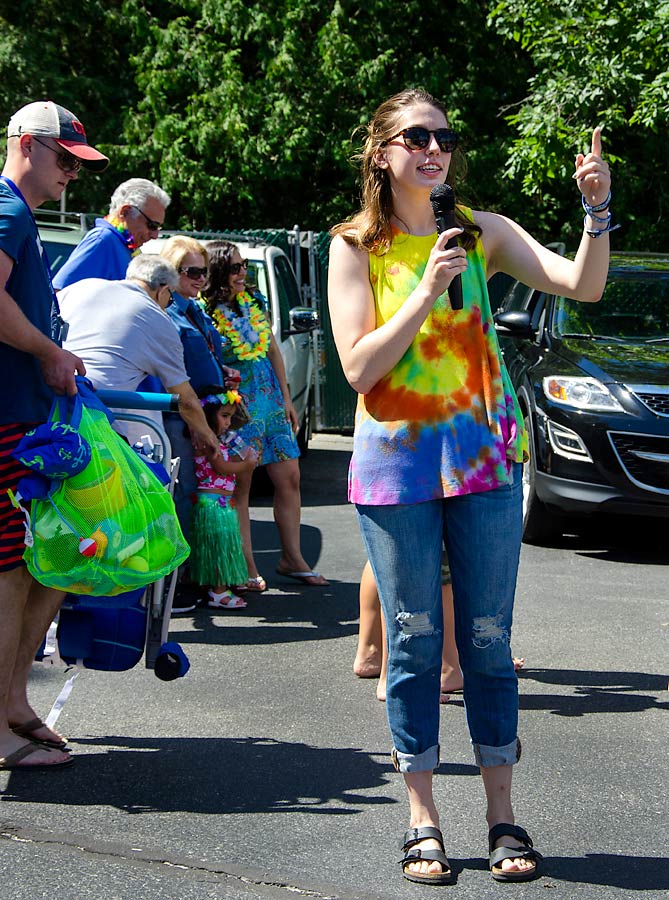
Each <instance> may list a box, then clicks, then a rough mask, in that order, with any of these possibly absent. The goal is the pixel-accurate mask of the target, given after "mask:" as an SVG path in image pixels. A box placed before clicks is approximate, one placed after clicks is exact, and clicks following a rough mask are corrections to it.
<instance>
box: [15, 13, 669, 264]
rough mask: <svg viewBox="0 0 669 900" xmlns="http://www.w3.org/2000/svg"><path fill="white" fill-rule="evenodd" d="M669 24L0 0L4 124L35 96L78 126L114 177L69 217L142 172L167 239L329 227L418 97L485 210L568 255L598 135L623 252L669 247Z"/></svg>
mask: <svg viewBox="0 0 669 900" xmlns="http://www.w3.org/2000/svg"><path fill="white" fill-rule="evenodd" d="M668 18H669V2H668V0H660V2H651V0H625V2H622V0H600V2H599V3H598V4H587V3H586V2H585V0H492V2H491V0H452V2H449V3H448V4H444V2H443V0H404V2H403V3H402V4H398V3H396V2H393V0H366V2H365V3H360V2H359V0H273V2H272V3H267V2H264V0H263V2H260V0H160V2H158V0H80V2H79V3H77V4H76V5H75V6H74V7H73V8H70V9H68V10H67V13H64V11H63V8H62V5H58V4H56V3H55V2H54V0H15V2H13V3H10V0H0V116H4V121H7V118H8V117H9V115H10V114H11V113H12V112H13V111H14V110H15V109H16V108H17V107H18V106H20V105H21V104H22V103H24V102H27V101H29V100H32V99H38V98H39V97H42V96H48V97H51V98H52V99H55V100H57V101H58V102H60V103H62V104H63V105H65V106H68V107H69V108H71V109H72V110H74V111H75V112H76V113H77V114H78V115H79V116H81V118H82V121H83V122H84V124H85V126H86V129H87V131H88V133H89V136H90V137H91V139H92V140H93V141H94V142H95V144H96V145H98V146H100V147H101V149H103V150H105V151H106V152H108V154H109V156H110V158H111V160H112V164H111V166H110V168H109V170H108V172H107V173H105V174H104V175H103V176H101V177H89V176H86V175H84V176H82V177H81V178H80V179H79V180H78V181H77V182H76V183H75V184H73V185H72V186H71V188H70V189H69V196H68V206H69V207H70V208H79V209H88V210H90V209H95V210H103V209H105V208H106V206H107V203H108V200H109V195H110V194H111V191H112V189H113V188H114V187H115V185H116V184H118V183H119V182H120V181H122V180H124V179H125V178H128V177H130V176H132V175H143V176H145V177H148V178H152V179H154V180H156V181H158V182H159V183H160V184H161V185H162V186H164V187H165V188H166V190H168V191H169V192H170V194H171V195H172V196H173V203H172V207H171V208H170V211H169V217H168V221H169V223H170V224H171V225H179V226H180V227H186V226H193V227H198V228H235V227H243V228H251V227H270V226H280V227H291V226H292V225H293V224H295V223H298V224H299V225H300V226H301V227H303V228H313V229H319V230H320V229H325V228H328V227H329V226H330V225H331V224H333V223H334V222H335V221H338V220H340V219H342V218H345V217H346V216H348V215H349V214H350V213H352V212H353V211H354V209H355V208H356V206H357V203H358V188H357V172H356V170H355V168H354V167H353V166H352V165H351V163H350V158H351V156H352V154H353V152H354V150H355V149H356V147H357V146H359V144H360V142H361V133H360V132H358V134H357V139H355V140H352V135H353V133H354V131H355V130H356V129H357V128H359V127H360V126H361V125H363V124H364V123H365V122H366V121H367V120H368V118H369V116H370V114H371V112H372V111H373V110H374V108H375V107H376V106H377V105H378V104H379V103H380V102H381V101H382V100H383V99H384V98H386V97H388V96H389V95H390V94H391V93H393V92H394V91H396V90H399V89H401V88H403V87H405V86H408V85H423V86H424V87H426V88H427V89H428V90H430V91H431V92H432V93H434V94H435V95H436V96H438V97H439V98H440V99H442V100H443V101H444V102H445V103H446V105H447V106H448V108H449V110H450V118H451V123H452V124H453V126H454V127H455V128H456V129H457V130H458V131H459V132H460V134H461V138H462V146H463V147H464V149H465V151H466V154H467V159H468V176H467V179H466V182H465V185H464V189H465V193H466V196H467V199H468V200H469V201H471V202H472V203H473V204H474V205H476V206H481V207H484V208H492V209H497V210H499V211H503V212H505V213H506V214H508V215H510V216H511V217H513V218H517V219H518V220H519V221H521V222H522V223H523V224H525V225H526V226H528V227H529V228H530V230H532V231H533V232H535V233H537V234H538V235H539V236H540V237H542V238H544V239H546V240H550V239H556V238H563V239H566V240H567V241H568V243H569V244H570V245H571V246H573V245H574V243H575V242H576V240H577V239H578V235H579V233H580V222H581V220H580V216H579V209H578V197H577V192H576V189H575V187H574V185H573V183H572V181H571V178H570V175H571V172H572V168H573V158H574V155H575V153H576V152H577V151H578V150H583V149H587V147H588V145H589V139H590V132H591V129H592V126H593V125H595V124H601V125H602V126H603V127H604V146H605V152H606V154H607V156H608V157H609V159H611V161H612V163H613V165H614V177H615V189H614V190H615V207H614V208H615V216H616V218H617V219H619V220H620V221H622V222H623V224H624V228H623V230H622V231H619V232H616V236H615V238H614V245H615V246H618V247H620V246H630V247H637V248H639V247H648V248H653V249H663V248H664V246H665V245H666V242H667V237H669V234H668V229H669V226H668V225H667V224H665V220H664V208H665V205H666V196H667V190H669V189H668V188H667V186H666V184H665V182H666V178H665V177H664V174H665V168H666V166H665V164H664V159H665V154H664V153H663V150H664V146H663V143H664V141H665V134H666V129H667V111H668V108H669V103H668V94H669V75H668V74H667V72H668V71H669V65H668V62H669V59H668V58H667V57H668V55H669V51H668V50H667V45H666V41H665V35H666V34H667V32H668V31H669V28H668V26H669V22H668V21H667V20H668ZM642 235H643V237H641V236H642Z"/></svg>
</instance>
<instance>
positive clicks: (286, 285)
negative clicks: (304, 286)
mask: <svg viewBox="0 0 669 900" xmlns="http://www.w3.org/2000/svg"><path fill="white" fill-rule="evenodd" d="M275 262H276V280H277V284H278V287H279V309H280V310H281V331H282V332H284V331H288V329H289V328H290V310H291V309H292V308H293V307H294V306H301V305H302V304H301V298H300V291H299V288H298V286H297V281H296V280H295V275H294V274H293V270H292V269H291V267H290V263H289V262H288V260H287V259H286V257H285V256H276V257H275Z"/></svg>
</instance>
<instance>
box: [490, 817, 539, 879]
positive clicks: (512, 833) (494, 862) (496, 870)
mask: <svg viewBox="0 0 669 900" xmlns="http://www.w3.org/2000/svg"><path fill="white" fill-rule="evenodd" d="M503 835H508V836H509V837H514V838H515V839H516V840H517V841H520V842H521V844H523V846H522V847H497V848H495V841H498V840H499V839H500V838H501V837H502V836H503ZM488 850H489V851H490V853H489V856H488V867H489V869H490V872H491V874H492V877H493V878H494V879H495V881H532V879H533V878H536V877H537V875H538V874H539V860H541V859H543V856H542V855H541V853H539V851H538V850H535V849H534V847H533V844H532V838H531V837H530V836H529V834H528V833H527V832H526V831H525V829H524V828H521V827H520V826H519V825H509V824H508V823H504V822H502V823H501V824H500V825H495V826H494V827H493V828H491V829H490V831H489V832H488ZM505 859H527V860H529V861H530V862H533V863H534V868H533V869H527V870H526V871H522V872H505V871H504V870H503V869H502V868H501V866H500V863H501V862H503V861H504V860H505Z"/></svg>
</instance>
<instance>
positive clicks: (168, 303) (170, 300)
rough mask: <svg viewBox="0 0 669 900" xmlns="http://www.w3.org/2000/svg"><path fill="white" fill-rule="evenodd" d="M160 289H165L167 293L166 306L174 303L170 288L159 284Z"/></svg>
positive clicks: (172, 292)
mask: <svg viewBox="0 0 669 900" xmlns="http://www.w3.org/2000/svg"><path fill="white" fill-rule="evenodd" d="M160 287H161V289H162V288H167V293H168V294H169V295H170V299H169V300H168V301H167V305H168V306H171V305H172V304H173V303H174V291H173V290H172V288H171V287H168V286H167V285H166V284H161V285H160Z"/></svg>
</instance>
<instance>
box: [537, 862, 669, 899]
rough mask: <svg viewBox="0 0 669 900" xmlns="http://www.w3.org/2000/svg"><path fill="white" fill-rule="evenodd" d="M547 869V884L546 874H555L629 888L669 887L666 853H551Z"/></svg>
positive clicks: (577, 881)
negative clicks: (648, 854)
mask: <svg viewBox="0 0 669 900" xmlns="http://www.w3.org/2000/svg"><path fill="white" fill-rule="evenodd" d="M543 872H544V873H545V874H544V877H543V878H542V879H540V881H539V882H538V883H539V884H541V883H542V882H543V883H544V884H545V883H546V878H554V879H556V880H559V881H564V882H571V883H573V884H598V885H602V886H603V887H617V888H623V889H625V890H628V891H666V890H669V859H668V858H667V857H666V856H656V857H654V856H631V855H629V856H628V855H624V854H617V853H587V854H586V855H585V856H582V857H573V856H551V857H549V858H548V859H546V861H545V865H544V867H543ZM546 886H547V885H546ZM553 887H557V885H553Z"/></svg>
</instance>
